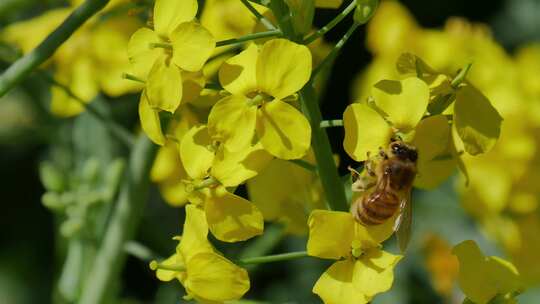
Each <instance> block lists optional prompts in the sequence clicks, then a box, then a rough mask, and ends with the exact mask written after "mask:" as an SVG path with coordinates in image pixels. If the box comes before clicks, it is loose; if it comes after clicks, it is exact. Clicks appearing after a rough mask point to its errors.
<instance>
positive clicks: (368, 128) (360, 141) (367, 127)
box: [343, 103, 392, 161]
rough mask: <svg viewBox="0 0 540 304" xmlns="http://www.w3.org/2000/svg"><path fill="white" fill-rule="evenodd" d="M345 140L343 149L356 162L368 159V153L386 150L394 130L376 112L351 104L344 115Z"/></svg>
mask: <svg viewBox="0 0 540 304" xmlns="http://www.w3.org/2000/svg"><path fill="white" fill-rule="evenodd" d="M343 127H344V128H345V139H344V140H343V148H344V149H345V152H347V154H349V156H350V157H351V158H352V159H354V160H356V161H363V160H366V159H367V153H368V152H371V153H377V151H379V148H380V147H382V148H386V147H387V146H388V143H389V142H390V138H391V137H392V128H391V127H390V126H389V125H388V123H386V121H384V119H383V118H382V117H381V116H380V115H379V113H377V112H376V111H375V110H373V109H372V108H370V107H369V106H368V105H366V104H363V103H354V104H351V105H349V106H348V107H347V109H345V113H343Z"/></svg>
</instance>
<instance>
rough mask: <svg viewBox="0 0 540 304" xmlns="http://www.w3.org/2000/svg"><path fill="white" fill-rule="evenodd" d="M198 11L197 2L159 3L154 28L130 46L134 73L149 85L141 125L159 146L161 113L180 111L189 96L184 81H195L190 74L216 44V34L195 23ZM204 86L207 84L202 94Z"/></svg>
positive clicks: (140, 32) (141, 31)
mask: <svg viewBox="0 0 540 304" xmlns="http://www.w3.org/2000/svg"><path fill="white" fill-rule="evenodd" d="M197 9H198V4H197V1H196V0H185V1H166V0H158V1H156V3H155V5H154V14H153V18H154V19H153V24H154V29H150V28H140V29H139V30H138V31H136V32H135V33H134V34H133V35H132V36H131V39H130V40H129V43H128V57H129V60H130V62H131V70H130V74H131V75H132V76H133V77H135V78H136V79H137V80H138V81H141V82H144V83H145V90H144V91H143V93H142V94H141V95H142V96H141V103H143V102H144V103H145V104H144V105H141V106H140V108H144V111H141V110H139V111H140V113H141V114H145V115H144V116H143V115H140V119H141V124H142V125H143V129H144V130H145V131H147V130H151V131H152V132H153V133H151V134H149V137H150V138H151V139H152V140H153V141H154V142H155V143H157V144H159V145H163V144H164V140H163V138H162V137H163V135H162V134H161V126H160V121H159V116H158V114H159V112H160V111H167V112H170V113H174V112H175V111H176V110H177V109H178V107H179V106H180V103H181V102H182V100H184V98H183V97H184V94H186V92H184V91H185V88H184V85H185V84H184V82H185V81H186V80H189V79H190V78H192V77H190V75H189V73H191V72H198V71H200V70H201V69H202V67H203V65H204V63H205V62H206V60H208V58H209V57H210V55H211V54H212V52H213V51H214V47H215V44H216V43H215V39H214V37H213V36H212V34H210V32H209V31H208V30H206V29H205V28H204V27H203V26H201V25H200V24H199V23H197V22H196V21H194V18H195V15H196V14H197ZM203 87H204V81H203V83H202V85H200V87H199V91H200V90H201V89H202V88H203ZM197 94H198V92H197ZM145 125H147V126H146V127H145ZM158 127H159V128H158ZM147 134H148V132H147Z"/></svg>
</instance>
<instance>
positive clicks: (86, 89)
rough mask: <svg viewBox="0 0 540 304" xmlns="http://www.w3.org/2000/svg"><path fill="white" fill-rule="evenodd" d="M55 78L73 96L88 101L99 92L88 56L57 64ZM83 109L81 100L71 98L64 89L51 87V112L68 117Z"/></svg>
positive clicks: (93, 69) (93, 68)
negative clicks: (68, 62)
mask: <svg viewBox="0 0 540 304" xmlns="http://www.w3.org/2000/svg"><path fill="white" fill-rule="evenodd" d="M57 69H58V72H57V75H56V76H55V79H56V80H57V81H59V82H60V83H62V84H64V85H67V87H68V88H69V90H71V92H73V94H74V95H75V96H77V97H78V98H80V99H81V100H83V101H82V102H83V103H84V102H86V103H89V102H91V101H92V99H93V98H94V97H95V96H96V95H97V93H98V92H99V87H98V84H97V82H96V80H95V78H94V77H95V71H96V70H95V67H94V66H93V64H92V60H91V58H89V57H86V56H81V57H79V58H77V59H76V60H75V61H74V62H70V64H69V65H67V64H66V65H64V64H62V65H59V66H58V67H57ZM83 111H84V105H83V104H81V101H79V100H77V99H75V98H73V97H72V96H71V95H70V94H68V93H67V92H66V90H64V89H62V88H60V87H58V86H53V87H52V96H51V112H52V113H53V114H54V115H56V116H60V117H70V116H73V115H77V114H79V113H81V112H83Z"/></svg>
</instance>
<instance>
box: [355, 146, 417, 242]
mask: <svg viewBox="0 0 540 304" xmlns="http://www.w3.org/2000/svg"><path fill="white" fill-rule="evenodd" d="M377 156H378V157H377V158H376V159H373V158H370V157H369V155H368V160H367V161H366V163H365V174H363V175H360V174H359V173H358V172H356V171H354V170H352V169H351V172H352V176H353V179H355V181H354V182H353V185H352V190H353V191H356V192H361V195H360V196H359V197H358V198H357V199H356V200H355V201H354V202H353V203H352V204H351V213H352V215H353V216H354V218H355V219H356V221H358V222H359V223H361V224H363V225H366V226H371V225H379V224H382V223H384V222H385V221H387V220H388V219H390V218H391V217H393V216H394V215H395V214H396V212H399V214H398V215H397V217H396V220H395V223H394V231H395V232H396V236H397V239H398V244H399V248H400V250H401V251H402V252H404V251H405V250H406V248H407V245H408V243H409V238H410V232H411V219H412V206H411V202H410V201H411V190H412V185H413V182H414V178H415V177H416V172H417V169H416V161H417V159H418V153H417V151H416V148H415V147H413V146H411V145H409V144H406V143H405V142H403V141H401V140H393V141H392V142H391V143H390V145H389V146H388V148H387V150H386V151H385V150H384V149H382V148H381V149H380V150H379V154H378V155H377Z"/></svg>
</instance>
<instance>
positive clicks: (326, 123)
mask: <svg viewBox="0 0 540 304" xmlns="http://www.w3.org/2000/svg"><path fill="white" fill-rule="evenodd" d="M320 127H321V128H332V127H343V120H341V119H333V120H323V121H321V124H320Z"/></svg>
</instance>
